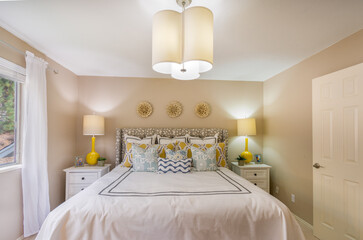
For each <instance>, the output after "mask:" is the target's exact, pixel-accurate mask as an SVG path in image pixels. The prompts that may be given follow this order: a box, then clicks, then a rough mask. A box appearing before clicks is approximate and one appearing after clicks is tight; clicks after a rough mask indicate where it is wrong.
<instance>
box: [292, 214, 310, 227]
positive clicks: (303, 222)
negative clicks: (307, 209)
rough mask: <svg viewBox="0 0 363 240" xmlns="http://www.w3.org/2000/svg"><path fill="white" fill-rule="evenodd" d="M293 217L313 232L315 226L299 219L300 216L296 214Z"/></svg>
mask: <svg viewBox="0 0 363 240" xmlns="http://www.w3.org/2000/svg"><path fill="white" fill-rule="evenodd" d="M293 215H294V216H295V218H296V220H297V221H298V222H299V223H301V224H303V225H304V226H306V227H307V228H309V229H311V231H312V230H313V225H311V224H310V223H308V222H306V221H305V220H304V219H302V218H299V217H298V216H296V215H295V214H294V213H293Z"/></svg>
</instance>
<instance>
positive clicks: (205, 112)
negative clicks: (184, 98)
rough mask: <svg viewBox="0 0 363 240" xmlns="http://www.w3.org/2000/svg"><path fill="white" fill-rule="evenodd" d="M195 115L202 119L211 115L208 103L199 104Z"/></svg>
mask: <svg viewBox="0 0 363 240" xmlns="http://www.w3.org/2000/svg"><path fill="white" fill-rule="evenodd" d="M194 113H195V115H197V116H198V117H200V118H206V117H208V116H209V114H210V106H209V104H208V103H206V102H200V103H198V104H197V105H196V106H195V108H194Z"/></svg>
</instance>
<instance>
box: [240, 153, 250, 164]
mask: <svg viewBox="0 0 363 240" xmlns="http://www.w3.org/2000/svg"><path fill="white" fill-rule="evenodd" d="M241 157H243V158H245V159H246V160H245V163H249V162H251V161H252V158H253V157H252V153H250V152H249V151H244V152H243V153H241Z"/></svg>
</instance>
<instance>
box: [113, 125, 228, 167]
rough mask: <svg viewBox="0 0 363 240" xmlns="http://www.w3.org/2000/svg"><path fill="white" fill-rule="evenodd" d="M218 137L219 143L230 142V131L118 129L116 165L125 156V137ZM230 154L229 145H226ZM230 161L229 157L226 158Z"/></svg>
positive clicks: (204, 129)
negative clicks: (126, 135)
mask: <svg viewBox="0 0 363 240" xmlns="http://www.w3.org/2000/svg"><path fill="white" fill-rule="evenodd" d="M216 133H219V135H218V142H224V141H228V130H226V129H222V128H117V129H116V165H118V164H120V163H121V162H122V160H123V156H124V154H125V150H126V146H125V144H124V141H123V139H124V135H125V134H128V135H132V136H137V137H140V138H144V137H146V136H151V135H154V134H158V135H160V136H163V137H175V136H183V135H185V134H189V135H190V136H193V137H202V138H204V137H210V136H214V135H215V134H216ZM226 154H228V144H226ZM226 158H227V159H228V156H226Z"/></svg>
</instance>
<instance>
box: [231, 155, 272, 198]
mask: <svg viewBox="0 0 363 240" xmlns="http://www.w3.org/2000/svg"><path fill="white" fill-rule="evenodd" d="M270 168H271V166H269V165H267V164H245V165H243V166H239V165H238V163H237V162H232V169H233V172H235V173H237V174H238V175H240V176H241V177H243V178H245V179H247V180H248V181H250V182H251V183H252V184H254V185H256V186H258V187H259V188H261V189H263V190H265V191H266V192H268V193H270Z"/></svg>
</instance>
